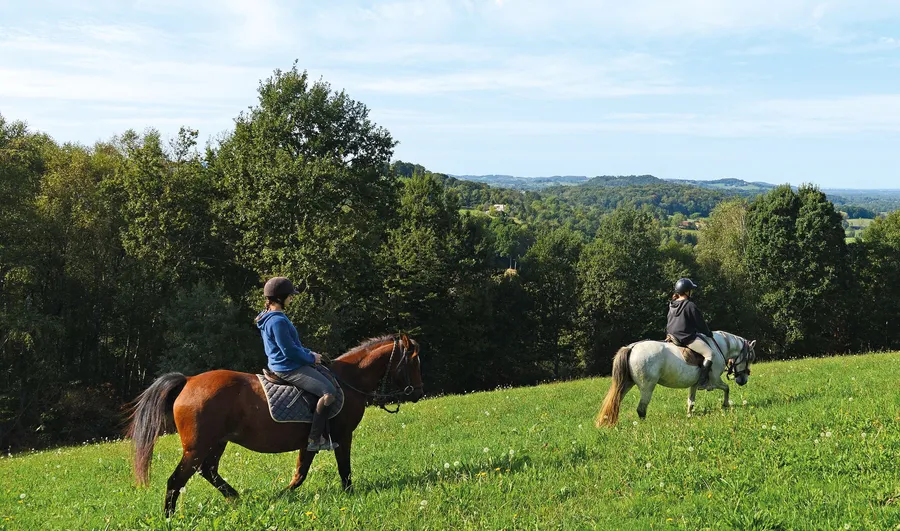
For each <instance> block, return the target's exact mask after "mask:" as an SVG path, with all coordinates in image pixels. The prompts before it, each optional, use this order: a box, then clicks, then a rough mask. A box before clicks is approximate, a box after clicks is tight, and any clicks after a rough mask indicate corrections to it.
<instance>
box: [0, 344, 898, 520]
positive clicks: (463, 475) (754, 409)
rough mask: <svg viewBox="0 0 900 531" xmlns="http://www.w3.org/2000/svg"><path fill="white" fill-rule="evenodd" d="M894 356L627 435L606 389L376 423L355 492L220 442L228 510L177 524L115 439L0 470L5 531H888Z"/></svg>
mask: <svg viewBox="0 0 900 531" xmlns="http://www.w3.org/2000/svg"><path fill="white" fill-rule="evenodd" d="M898 364H900V354H898V353H894V354H870V355H865V356H853V357H843V358H825V359H817V360H798V361H787V362H780V363H767V364H759V365H755V366H754V367H753V375H752V377H751V378H750V382H749V383H748V384H747V386H745V387H743V388H738V387H737V386H736V385H732V400H733V401H734V407H733V408H732V409H731V410H730V411H728V412H723V411H722V410H721V409H720V402H721V399H722V395H721V393H720V392H701V393H698V404H697V411H696V414H695V416H694V417H693V418H686V417H685V414H684V409H685V400H686V391H684V390H672V389H664V388H659V389H658V390H657V392H656V394H655V396H654V399H653V402H652V403H651V404H650V408H649V412H648V416H647V419H646V420H645V421H643V422H638V421H637V415H636V414H635V412H634V409H635V407H636V404H637V393H636V392H634V391H632V392H631V393H629V394H628V395H627V396H626V399H625V401H624V408H623V413H622V422H621V424H620V425H619V426H618V427H617V428H615V429H612V430H597V429H596V428H594V426H593V418H594V415H595V413H596V411H597V409H598V407H599V404H600V401H601V399H602V397H603V394H604V393H605V392H606V390H607V386H608V380H607V379H586V380H581V381H576V382H570V383H561V384H552V385H544V386H540V387H534V388H522V389H509V390H499V391H495V392H490V393H476V394H471V395H465V396H452V397H444V398H436V399H431V400H425V401H423V402H420V403H419V404H414V405H412V404H411V405H405V406H404V407H403V408H402V409H401V412H400V413H399V414H397V415H388V414H386V413H384V412H383V411H380V410H375V409H370V410H369V411H368V412H367V413H366V418H364V419H363V423H362V426H361V427H360V430H359V431H358V432H357V433H358V435H357V439H356V441H355V444H354V456H353V457H354V459H353V466H354V480H355V486H356V491H355V492H354V493H353V494H349V495H348V494H344V493H342V492H341V489H340V483H339V480H338V477H337V470H336V466H335V463H334V459H333V457H332V456H331V455H330V454H328V455H320V456H319V458H318V460H317V461H316V463H315V464H314V465H313V470H312V472H311V476H310V479H309V480H308V481H307V483H306V484H305V485H303V486H302V487H301V488H300V489H298V490H297V491H294V492H289V493H286V492H284V487H285V485H286V484H287V481H288V480H289V478H290V475H291V473H292V470H293V465H294V461H295V455H294V454H279V455H263V454H256V453H252V452H249V451H247V450H245V449H243V448H240V447H238V446H235V445H231V446H229V447H228V449H227V450H226V454H225V457H224V458H223V459H222V467H221V469H222V472H223V475H224V476H225V478H226V479H227V480H228V481H229V482H230V483H231V484H232V485H233V486H234V487H235V488H237V489H238V490H239V491H240V492H241V494H242V498H241V499H240V500H239V501H236V502H227V501H225V499H224V498H222V497H221V496H220V495H219V494H218V493H217V492H216V491H215V490H214V489H213V488H212V487H211V486H210V485H209V484H208V483H206V481H205V480H203V479H202V478H200V477H199V476H195V477H194V478H193V479H192V480H191V481H190V482H189V483H188V485H187V487H186V492H185V494H184V495H182V497H181V498H180V499H179V508H178V511H177V513H176V515H175V517H173V518H172V519H171V520H169V521H167V520H165V519H164V518H163V517H162V506H163V495H164V489H165V480H166V478H167V477H168V475H169V474H170V473H171V472H172V470H173V468H174V467H175V464H176V463H177V461H178V459H179V456H180V447H179V442H178V439H177V436H167V437H164V438H163V439H161V441H160V443H159V444H158V445H157V453H156V455H155V457H154V459H153V469H152V484H151V486H150V487H149V488H142V489H139V488H136V487H134V486H133V483H132V481H131V469H130V462H129V445H128V443H127V442H125V441H119V442H111V443H106V444H93V445H86V446H81V447H73V448H63V449H59V450H51V451H46V452H38V453H33V454H28V455H20V456H12V457H4V458H3V459H0V529H119V528H127V529H145V528H151V529H297V528H300V529H304V528H310V529H311V528H323V529H337V528H341V529H344V528H354V529H448V528H452V529H542V530H543V529H900V468H898V466H897V464H896V463H897V460H898V457H900V391H898V389H900V371H897V370H896V367H897V365H898ZM426 389H427V382H426Z"/></svg>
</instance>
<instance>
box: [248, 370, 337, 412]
mask: <svg viewBox="0 0 900 531" xmlns="http://www.w3.org/2000/svg"><path fill="white" fill-rule="evenodd" d="M316 369H317V370H318V371H319V372H320V373H322V374H323V375H325V377H327V378H328V379H329V380H331V382H332V383H333V384H334V388H335V389H336V390H337V396H336V400H335V407H334V409H333V411H332V414H331V415H329V418H334V417H335V416H337V415H338V413H340V412H341V410H342V409H343V407H344V390H343V388H341V386H340V385H339V383H338V381H337V379H336V378H335V377H334V375H333V374H332V373H331V371H329V370H328V369H326V368H325V367H316ZM270 376H271V377H272V378H270ZM256 377H257V378H258V379H259V383H260V385H262V388H263V393H264V394H265V396H266V401H267V402H268V405H269V414H270V415H271V417H272V420H274V421H275V422H304V423H310V422H312V417H313V413H314V411H315V407H316V403H317V402H318V400H319V397H318V396H316V395H314V394H313V393H310V392H309V391H306V390H300V389H297V387H295V386H294V385H293V384H291V383H290V382H286V381H284V380H282V379H281V378H279V377H278V376H277V375H276V374H274V373H272V372H271V371H269V370H268V369H263V374H257V375H256ZM273 378H274V380H273Z"/></svg>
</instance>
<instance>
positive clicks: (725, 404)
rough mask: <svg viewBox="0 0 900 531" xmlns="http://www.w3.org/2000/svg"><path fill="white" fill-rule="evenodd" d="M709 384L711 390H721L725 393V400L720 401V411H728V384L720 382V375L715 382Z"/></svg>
mask: <svg viewBox="0 0 900 531" xmlns="http://www.w3.org/2000/svg"><path fill="white" fill-rule="evenodd" d="M710 384H711V387H712V388H713V389H721V390H723V391H725V399H724V400H723V401H722V409H728V407H729V406H730V404H729V400H728V394H729V392H730V391H731V389H729V388H728V384H727V383H725V382H724V381H723V380H722V376H721V375H719V376H716V378H715V381H714V382H713V381H710Z"/></svg>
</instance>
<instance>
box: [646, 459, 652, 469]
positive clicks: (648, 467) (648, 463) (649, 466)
mask: <svg viewBox="0 0 900 531" xmlns="http://www.w3.org/2000/svg"><path fill="white" fill-rule="evenodd" d="M645 466H646V467H647V470H650V469H651V468H653V464H652V463H650V461H647V464H646V465H645Z"/></svg>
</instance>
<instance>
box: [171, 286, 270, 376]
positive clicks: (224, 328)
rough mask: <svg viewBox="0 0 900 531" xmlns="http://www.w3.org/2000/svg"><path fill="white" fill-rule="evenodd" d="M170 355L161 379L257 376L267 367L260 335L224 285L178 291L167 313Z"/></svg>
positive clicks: (194, 287) (195, 287)
mask: <svg viewBox="0 0 900 531" xmlns="http://www.w3.org/2000/svg"><path fill="white" fill-rule="evenodd" d="M163 318H164V319H165V322H166V333H165V341H166V347H167V348H166V351H165V353H164V354H163V355H162V356H161V357H160V359H159V361H158V362H157V371H156V372H157V374H161V373H165V372H169V371H179V372H184V373H185V374H197V373H200V372H203V371H208V370H214V369H230V370H243V371H250V372H253V371H259V370H260V369H261V367H263V366H264V365H265V362H266V357H265V354H264V353H263V349H262V343H261V341H260V339H259V334H258V333H255V332H254V330H253V329H252V326H253V325H252V323H249V322H248V321H247V319H246V314H245V313H244V311H243V309H242V308H241V307H240V305H239V304H237V303H236V302H235V301H233V300H232V299H231V298H230V297H229V296H228V295H226V294H225V290H224V289H223V287H222V286H221V285H214V284H208V283H206V282H200V283H198V284H196V285H194V286H192V287H191V288H188V289H184V290H180V291H179V292H178V293H177V294H176V295H175V296H174V297H173V298H172V299H171V302H170V304H169V305H168V306H167V308H166V309H165V312H164V313H163Z"/></svg>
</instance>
